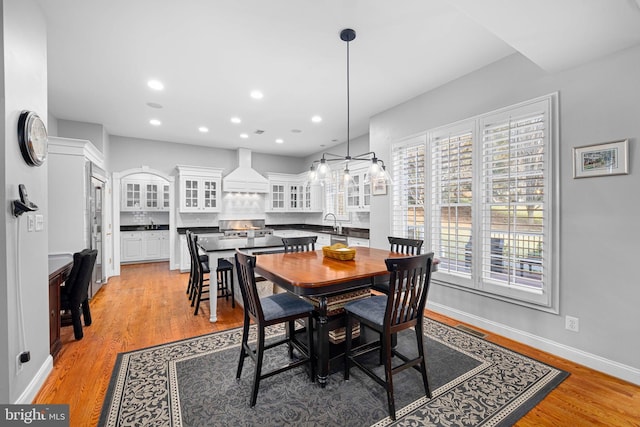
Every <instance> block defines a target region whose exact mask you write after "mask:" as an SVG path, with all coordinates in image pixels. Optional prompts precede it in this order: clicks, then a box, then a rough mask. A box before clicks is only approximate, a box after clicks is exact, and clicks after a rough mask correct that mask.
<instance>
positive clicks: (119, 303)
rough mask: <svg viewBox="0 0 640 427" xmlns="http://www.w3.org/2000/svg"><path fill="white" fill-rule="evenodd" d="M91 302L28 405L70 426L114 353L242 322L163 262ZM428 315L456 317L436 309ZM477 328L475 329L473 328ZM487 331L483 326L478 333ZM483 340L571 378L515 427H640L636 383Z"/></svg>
mask: <svg viewBox="0 0 640 427" xmlns="http://www.w3.org/2000/svg"><path fill="white" fill-rule="evenodd" d="M121 274H122V275H121V276H119V277H112V278H110V279H109V283H108V284H107V285H105V286H103V287H102V289H101V290H100V292H98V295H96V297H95V298H94V299H93V300H92V301H91V314H92V317H93V324H92V325H91V326H89V327H85V328H84V338H83V339H82V340H80V341H76V340H75V339H74V337H73V328H72V327H64V328H62V343H63V345H62V350H61V351H60V353H59V354H58V356H57V357H56V360H55V361H54V369H53V372H52V373H51V374H50V376H49V378H48V379H47V381H46V382H45V384H44V385H43V387H42V389H41V390H40V392H39V393H38V395H37V396H36V398H35V400H34V401H33V403H68V404H69V405H70V419H71V420H70V425H71V426H79V427H85V426H93V425H96V424H97V422H98V419H99V417H100V410H101V408H102V403H103V400H104V397H105V395H106V391H107V387H108V385H109V380H110V378H111V372H112V369H113V366H114V363H115V361H116V357H117V355H118V353H120V352H126V351H131V350H136V349H140V348H144V347H149V346H152V345H157V344H162V343H166V342H170V341H175V340H179V339H183V338H189V337H193V336H197V335H202V334H207V333H210V332H215V331H221V330H225V329H229V328H233V327H237V326H241V324H242V309H241V308H238V307H237V306H236V308H235V309H232V308H231V303H230V302H225V301H224V300H223V299H219V300H218V321H217V322H216V323H210V322H209V304H208V303H205V304H204V309H201V310H200V312H199V313H198V315H197V316H194V315H193V308H192V307H191V306H190V304H189V301H188V298H187V295H186V293H185V291H186V284H187V280H188V274H186V273H184V274H181V273H179V272H177V271H169V269H168V263H150V264H135V265H127V266H123V267H122V271H121ZM427 315H428V316H429V317H431V318H434V319H436V320H439V321H441V322H443V323H447V324H450V325H457V324H460V322H458V321H456V320H454V319H450V318H447V317H444V316H441V315H438V314H437V313H433V312H427ZM476 329H477V328H476ZM483 332H486V331H483ZM487 334H488V336H487V339H488V340H489V341H492V342H495V343H497V344H500V345H502V346H505V347H508V348H510V349H513V350H515V351H518V352H520V353H523V354H526V355H528V356H531V357H534V358H536V359H538V360H541V361H543V362H546V363H549V364H551V365H553V366H556V367H558V368H560V369H564V370H566V371H569V372H570V373H571V375H570V376H569V378H567V379H566V380H565V381H564V382H563V383H562V384H560V386H558V387H557V388H556V389H555V390H554V391H552V392H551V394H549V395H548V396H547V398H546V399H545V400H544V401H543V402H541V403H540V404H539V405H538V406H537V407H535V408H534V409H533V410H532V411H530V412H529V413H528V414H527V415H525V416H524V417H523V418H522V419H521V420H520V421H519V422H518V423H517V425H518V426H592V425H602V426H640V387H637V386H634V385H632V384H630V383H627V382H624V381H622V380H619V379H616V378H613V377H611V376H608V375H605V374H602V373H599V372H596V371H593V370H591V369H587V368H585V367H584V366H581V365H577V364H575V363H572V362H569V361H567V360H564V359H561V358H558V357H555V356H553V355H550V354H548V353H544V352H540V351H538V350H536V349H533V348H531V347H528V346H525V345H522V344H519V343H517V342H514V341H511V340H508V339H506V338H503V337H500V336H497V335H494V334H490V333H487Z"/></svg>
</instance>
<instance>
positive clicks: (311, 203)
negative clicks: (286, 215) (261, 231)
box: [266, 172, 322, 212]
mask: <svg viewBox="0 0 640 427" xmlns="http://www.w3.org/2000/svg"><path fill="white" fill-rule="evenodd" d="M268 178H269V195H268V201H267V205H266V208H267V212H322V187H321V186H320V184H319V183H310V182H308V181H307V173H306V172H305V173H302V174H296V175H293V174H284V173H270V174H268Z"/></svg>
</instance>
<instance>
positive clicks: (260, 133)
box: [254, 129, 264, 135]
mask: <svg viewBox="0 0 640 427" xmlns="http://www.w3.org/2000/svg"><path fill="white" fill-rule="evenodd" d="M254 133H255V134H256V135H262V134H263V133H264V131H263V130H262V129H256V131H255V132H254Z"/></svg>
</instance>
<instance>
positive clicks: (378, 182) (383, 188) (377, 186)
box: [371, 178, 387, 196]
mask: <svg viewBox="0 0 640 427" xmlns="http://www.w3.org/2000/svg"><path fill="white" fill-rule="evenodd" d="M371 194H373V195H374V196H380V195H384V194H387V183H386V181H385V179H384V178H373V179H372V180H371Z"/></svg>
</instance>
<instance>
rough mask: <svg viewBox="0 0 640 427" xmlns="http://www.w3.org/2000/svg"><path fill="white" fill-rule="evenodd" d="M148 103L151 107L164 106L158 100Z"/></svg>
mask: <svg viewBox="0 0 640 427" xmlns="http://www.w3.org/2000/svg"><path fill="white" fill-rule="evenodd" d="M147 105H148V106H149V107H151V108H162V105H160V104H158V103H157V102H147Z"/></svg>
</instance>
